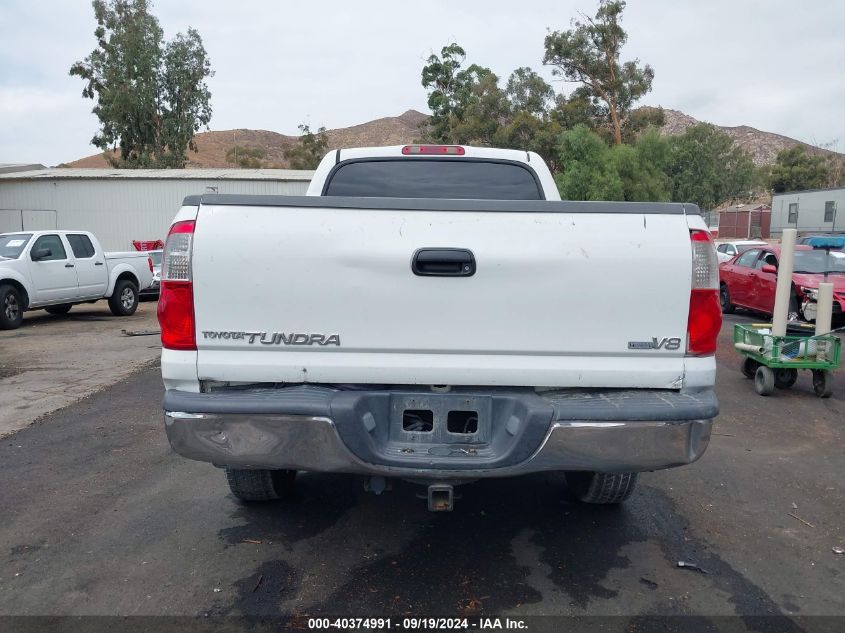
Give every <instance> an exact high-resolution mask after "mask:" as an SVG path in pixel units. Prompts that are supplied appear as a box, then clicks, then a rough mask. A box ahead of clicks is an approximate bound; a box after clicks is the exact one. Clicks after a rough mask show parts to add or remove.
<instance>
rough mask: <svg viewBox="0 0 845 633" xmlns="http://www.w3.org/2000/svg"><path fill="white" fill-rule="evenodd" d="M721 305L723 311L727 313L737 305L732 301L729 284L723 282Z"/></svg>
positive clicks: (720, 291)
mask: <svg viewBox="0 0 845 633" xmlns="http://www.w3.org/2000/svg"><path fill="white" fill-rule="evenodd" d="M719 305H721V306H722V312H724V313H725V314H731V313H732V312H733V311H734V309H735V308H736V306H734V304H732V303H731V293H730V290H728V284H722V285H721V286H719Z"/></svg>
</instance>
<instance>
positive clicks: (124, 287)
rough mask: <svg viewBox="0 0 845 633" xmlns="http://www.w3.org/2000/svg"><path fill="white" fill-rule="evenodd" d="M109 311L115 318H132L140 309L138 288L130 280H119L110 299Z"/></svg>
mask: <svg viewBox="0 0 845 633" xmlns="http://www.w3.org/2000/svg"><path fill="white" fill-rule="evenodd" d="M109 309H110V310H111V313H112V314H113V315H115V316H131V315H133V314H135V310H137V309H138V286H136V285H135V284H134V283H132V282H131V281H129V280H128V279H118V280H117V283H116V284H115V285H114V292H112V293H111V297H109Z"/></svg>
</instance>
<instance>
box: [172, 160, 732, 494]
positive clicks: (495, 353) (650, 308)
mask: <svg viewBox="0 0 845 633" xmlns="http://www.w3.org/2000/svg"><path fill="white" fill-rule="evenodd" d="M706 229H707V227H706V225H705V223H704V222H703V220H702V219H701V217H700V215H699V210H698V208H697V207H696V206H694V205H689V204H666V203H654V204H652V203H618V202H567V201H560V197H559V195H558V192H557V189H556V187H555V183H554V180H553V179H552V176H551V174H550V173H549V170H548V169H547V167H546V166H545V164H544V163H543V161H542V159H541V158H540V157H539V156H538V155H536V154H534V153H530V152H523V151H516V150H497V149H482V148H473V147H461V146H426V145H410V146H405V147H380V148H362V149H345V150H338V151H336V152H331V153H330V154H328V155H327V156H326V157H325V159H324V160H323V161H322V162H321V163H320V166H319V167H318V169H317V171H316V173H315V175H314V179H313V181H312V182H311V185H310V188H309V190H308V195H307V196H304V197H285V196H240V195H203V196H201V197H190V198H187V199H186V200H185V202H184V206H183V207H182V208H181V210H180V211H179V213H178V214H177V215H176V218H175V220H174V223H173V225H172V227H171V229H170V234H169V236H168V238H167V243H166V246H165V254H164V264H163V270H162V283H161V298H160V301H159V320H160V323H161V327H162V343H163V350H162V357H161V368H162V375H163V378H164V384H165V387H166V394H165V398H164V409H165V427H166V431H167V435H168V438H169V440H170V443H171V445H172V447H173V448H174V449H175V451H176V452H178V453H180V454H181V455H184V456H186V457H189V458H192V459H196V460H203V461H206V462H211V463H213V464H215V465H217V466H220V467H223V468H225V469H226V474H227V479H228V483H229V486H230V489H231V491H232V492H233V493H234V495H235V496H236V497H237V498H239V499H241V500H246V501H252V500H264V499H275V498H278V497H279V496H280V495H282V494H283V493H284V491H285V490H286V488H287V487H288V486H289V485H291V483H292V480H293V478H294V477H295V475H296V472H297V471H300V470H304V471H319V472H337V473H351V474H359V475H365V476H368V477H370V479H369V487H370V489H372V490H374V491H377V492H378V491H380V490H382V489H383V488H384V485H385V478H388V477H400V478H403V479H410V480H414V481H417V482H420V483H422V484H424V485H426V486H428V500H429V508H431V509H433V510H448V509H451V507H452V498H453V497H452V493H453V486H454V485H456V484H459V483H464V482H468V481H472V480H476V479H479V478H484V477H504V476H512V475H520V474H524V473H531V472H541V471H562V472H564V473H565V474H566V480H567V483H568V484H569V487H570V488H571V489H572V491H573V492H574V494H575V496H576V497H577V498H579V499H581V500H582V501H585V502H591V503H618V502H620V501H623V500H624V499H625V498H627V497H628V496H629V495H630V494H631V491H632V490H633V488H634V485H635V483H636V480H637V473H639V472H642V471H651V470H656V469H662V468H670V467H674V466H680V465H683V464H689V463H691V462H693V461H695V460H696V459H698V458H699V457H700V456H701V455H702V453H703V452H704V450H705V448H706V447H707V444H708V442H709V438H710V430H711V425H712V420H713V418H714V417H715V416H716V415H717V413H718V403H717V400H716V397H715V395H714V392H713V385H714V380H715V373H716V361H715V357H714V354H715V350H716V339H717V335H718V333H719V329H720V326H721V313H720V308H719V299H718V266H717V261H716V252H715V249H714V246H713V242H712V240H711V237H710V234H709V233H708V232H707V230H706ZM221 285H222V286H224V287H226V288H230V289H231V293H230V294H228V295H227V299H226V300H225V301H223V300H221V298H220V294H219V291H218V289H219V288H220V286H221Z"/></svg>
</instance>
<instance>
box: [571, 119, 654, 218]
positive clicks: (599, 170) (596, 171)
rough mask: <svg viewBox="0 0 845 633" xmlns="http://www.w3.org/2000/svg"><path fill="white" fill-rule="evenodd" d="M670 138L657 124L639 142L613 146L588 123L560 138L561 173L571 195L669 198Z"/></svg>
mask: <svg viewBox="0 0 845 633" xmlns="http://www.w3.org/2000/svg"><path fill="white" fill-rule="evenodd" d="M668 155H669V147H668V141H667V140H666V139H665V138H663V137H661V136H660V135H659V134H658V133H657V131H656V130H650V131H648V132H646V133H645V134H643V135H642V136H641V137H640V138H639V139H638V140H637V142H636V143H635V144H634V145H614V146H612V147H610V146H608V145H607V143H606V142H605V141H604V139H602V138H601V136H599V135H598V134H596V133H595V132H593V131H592V130H590V129H589V128H588V127H587V126H586V125H584V124H578V125H577V126H575V128H573V129H572V130H569V131H568V132H564V134H563V135H562V137H561V143H560V162H561V164H562V167H563V173H561V174H559V175H558V176H557V177H556V182H557V185H558V189H559V190H560V195H561V197H562V198H564V199H565V200H623V201H629V202H642V201H668V200H669V182H668V178H667V176H666V174H665V172H664V169H665V166H666V164H667V163H668Z"/></svg>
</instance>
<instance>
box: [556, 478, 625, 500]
mask: <svg viewBox="0 0 845 633" xmlns="http://www.w3.org/2000/svg"><path fill="white" fill-rule="evenodd" d="M638 476H639V473H616V474H614V473H593V472H568V473H566V484H567V485H568V486H569V489H570V490H571V491H572V493H573V494H574V495H575V497H576V498H577V499H578V501H581V502H582V503H601V504H613V503H622V502H623V501H625V499H627V498H628V497H630V496H631V493H633V492H634V488H636V486H637V477H638Z"/></svg>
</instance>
